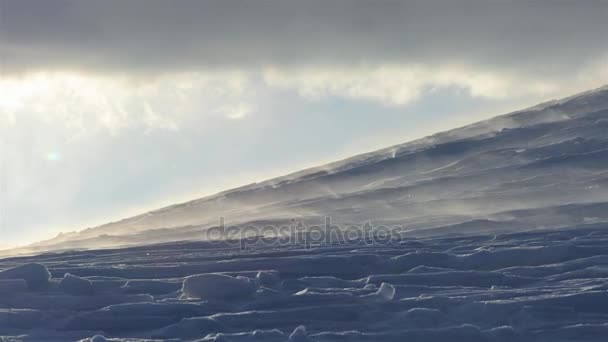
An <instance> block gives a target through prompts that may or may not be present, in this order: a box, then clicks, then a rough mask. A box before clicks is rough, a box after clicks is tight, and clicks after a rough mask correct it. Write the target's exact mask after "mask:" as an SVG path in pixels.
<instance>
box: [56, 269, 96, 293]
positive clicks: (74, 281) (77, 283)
mask: <svg viewBox="0 0 608 342" xmlns="http://www.w3.org/2000/svg"><path fill="white" fill-rule="evenodd" d="M60 286H61V289H62V290H63V292H65V293H67V294H70V295H74V296H90V295H92V294H93V292H94V291H93V284H92V283H91V282H90V281H89V280H87V279H84V278H80V277H77V276H75V275H72V274H70V273H66V274H65V275H64V276H63V279H61V283H60Z"/></svg>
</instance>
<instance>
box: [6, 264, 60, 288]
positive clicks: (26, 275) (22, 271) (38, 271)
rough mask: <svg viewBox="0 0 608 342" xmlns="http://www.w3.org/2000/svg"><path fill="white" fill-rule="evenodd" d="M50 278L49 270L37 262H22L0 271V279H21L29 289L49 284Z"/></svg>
mask: <svg viewBox="0 0 608 342" xmlns="http://www.w3.org/2000/svg"><path fill="white" fill-rule="evenodd" d="M50 278H51V273H49V270H48V269H47V268H46V267H45V266H44V265H41V264H37V263H31V264H24V265H21V266H17V267H13V268H9V269H7V270H4V271H2V272H0V279H23V280H25V281H26V282H27V286H28V287H29V288H30V289H43V288H45V287H47V286H49V279H50Z"/></svg>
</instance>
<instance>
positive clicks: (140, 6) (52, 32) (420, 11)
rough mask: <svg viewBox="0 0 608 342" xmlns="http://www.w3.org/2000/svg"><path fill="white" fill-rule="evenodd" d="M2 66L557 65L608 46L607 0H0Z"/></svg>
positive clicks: (543, 68)
mask: <svg viewBox="0 0 608 342" xmlns="http://www.w3.org/2000/svg"><path fill="white" fill-rule="evenodd" d="M0 9H1V19H0V20H1V21H0V29H1V39H2V41H1V46H0V53H1V57H2V59H1V61H2V63H3V68H4V71H5V72H6V71H19V70H35V69H49V68H78V69H82V68H84V69H88V70H93V71H99V70H104V71H106V70H116V71H134V70H142V71H149V70H154V71H163V70H167V71H170V70H175V69H192V68H217V67H227V68H234V67H239V68H241V67H260V66H267V65H272V66H277V65H302V64H304V65H320V64H323V65H344V64H353V63H443V62H450V63H459V62H462V63H468V64H474V65H477V66H487V67H495V66H500V67H501V68H524V69H529V70H530V71H535V72H541V73H551V72H555V71H556V70H560V68H564V69H565V68H568V67H570V66H571V65H573V64H575V65H576V64H579V63H585V62H592V61H594V60H597V59H598V58H599V57H600V56H602V55H603V53H605V52H606V47H607V46H608V38H607V37H608V36H607V35H606V32H607V31H608V30H607V29H608V25H607V24H606V22H607V20H606V19H607V18H608V2H607V1H599V0H596V1H594V0H591V1H560V0H546V1H488V0H474V1H447V0H446V1H388V0H374V1H372V0H365V1H363V0H359V1H357V0H348V1H346V0H300V1H289V0H260V1H253V0H251V1H236V0H217V1H189V0H179V1H160V0H129V1H124V0H109V1H108V0H104V1H76V0H71V1H70V0H45V1H38V0H0Z"/></svg>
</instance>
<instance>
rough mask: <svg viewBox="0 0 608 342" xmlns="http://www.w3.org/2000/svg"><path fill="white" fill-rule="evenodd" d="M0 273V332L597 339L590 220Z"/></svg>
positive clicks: (607, 265) (44, 258)
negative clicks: (544, 227)
mask: <svg viewBox="0 0 608 342" xmlns="http://www.w3.org/2000/svg"><path fill="white" fill-rule="evenodd" d="M18 265H25V266H21V267H20V268H19V269H17V271H15V269H11V268H12V267H14V266H18ZM45 267H46V268H48V270H49V271H50V274H51V275H52V278H51V279H50V280H48V278H46V276H47V275H48V273H47V272H46V269H45ZM0 269H10V270H9V271H5V272H2V273H0V335H5V336H7V340H9V341H13V340H17V341H19V340H23V341H77V340H89V339H91V340H92V341H104V340H109V341H122V340H128V341H137V340H140V339H141V340H144V339H146V340H173V341H182V340H202V341H450V342H454V341H466V342H474V341H551V342H555V341H605V340H606V336H608V323H607V322H608V230H606V229H605V228H604V227H603V226H602V225H597V224H590V225H586V226H581V227H572V228H570V229H562V230H553V231H538V230H537V231H531V232H519V233H511V234H503V235H471V236H467V237H433V238H408V237H403V238H401V239H396V240H393V241H391V242H390V243H383V244H366V243H364V241H356V240H353V241H348V242H344V243H339V244H338V243H335V244H329V245H327V244H321V245H316V246H304V245H298V244H285V245H280V246H279V245H274V246H272V247H269V246H253V247H250V248H248V249H246V250H242V249H241V247H240V245H238V244H233V243H230V242H226V241H223V242H188V243H185V242H183V243H170V244H162V245H152V246H147V247H135V248H128V249H114V250H91V251H86V252H64V253H52V254H44V255H39V256H34V257H20V258H11V259H4V260H0ZM7 274H8V276H7ZM9 278H15V279H10V280H9ZM19 279H25V282H23V281H21V282H20V280H19ZM45 280H47V282H46V283H45ZM27 284H30V285H35V286H34V287H33V288H32V287H31V286H30V287H28V286H27Z"/></svg>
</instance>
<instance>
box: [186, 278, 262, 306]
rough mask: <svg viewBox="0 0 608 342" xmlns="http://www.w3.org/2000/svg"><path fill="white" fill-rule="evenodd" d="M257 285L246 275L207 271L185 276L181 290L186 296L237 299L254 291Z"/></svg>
mask: <svg viewBox="0 0 608 342" xmlns="http://www.w3.org/2000/svg"><path fill="white" fill-rule="evenodd" d="M256 290H257V285H256V284H255V282H253V281H252V280H251V279H249V278H246V277H236V278H234V277H231V276H228V275H225V274H217V273H207V274H199V275H193V276H189V277H186V279H184V284H183V287H182V291H183V292H184V295H185V296H186V297H188V298H201V299H220V300H221V299H237V298H243V297H249V296H251V295H253V294H254V293H255V291H256Z"/></svg>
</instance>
